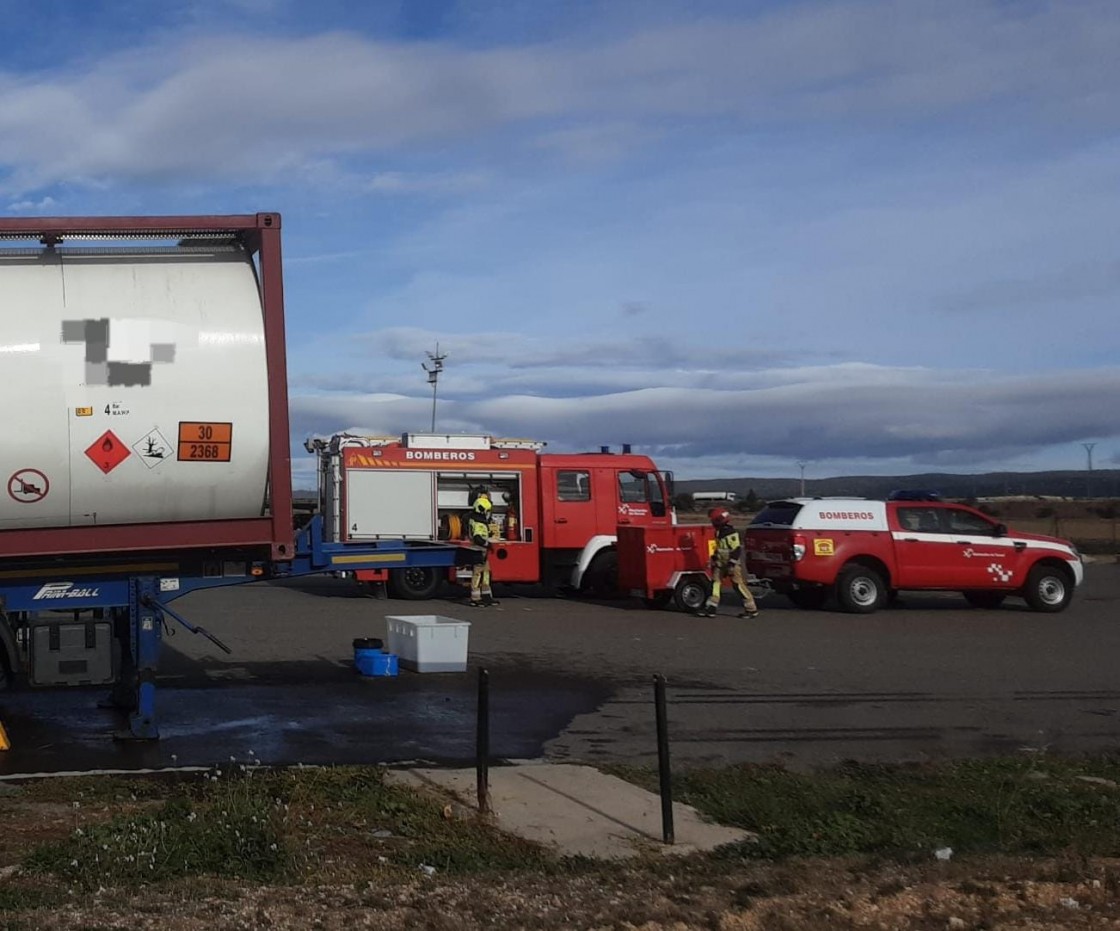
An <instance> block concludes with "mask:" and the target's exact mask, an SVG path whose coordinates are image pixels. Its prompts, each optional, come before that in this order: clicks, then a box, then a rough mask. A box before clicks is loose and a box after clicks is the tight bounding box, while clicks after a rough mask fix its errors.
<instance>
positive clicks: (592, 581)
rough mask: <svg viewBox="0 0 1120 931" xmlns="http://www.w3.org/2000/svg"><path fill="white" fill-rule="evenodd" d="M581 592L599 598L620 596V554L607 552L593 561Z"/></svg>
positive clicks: (584, 578)
mask: <svg viewBox="0 0 1120 931" xmlns="http://www.w3.org/2000/svg"><path fill="white" fill-rule="evenodd" d="M581 591H582V593H583V594H585V595H593V596H595V597H597V598H613V597H615V596H616V595H617V594H618V553H616V552H615V551H614V550H605V551H603V552H602V553H600V554H599V555H598V556H596V557H595V558H594V559H593V560H591V565H590V566H588V567H587V572H585V573H584V575H583V585H582V586H581Z"/></svg>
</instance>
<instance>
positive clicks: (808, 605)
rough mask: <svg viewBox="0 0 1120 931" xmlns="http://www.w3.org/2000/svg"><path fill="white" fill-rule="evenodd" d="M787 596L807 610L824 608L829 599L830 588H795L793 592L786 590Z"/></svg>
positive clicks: (799, 606)
mask: <svg viewBox="0 0 1120 931" xmlns="http://www.w3.org/2000/svg"><path fill="white" fill-rule="evenodd" d="M786 596H787V597H788V598H789V600H790V601H792V602H793V603H794V605H796V606H797V607H798V608H801V609H803V610H805V611H816V610H817V609H818V608H823V607H824V603H825V602H826V601H828V589H827V588H795V589H794V590H793V591H791V592H786Z"/></svg>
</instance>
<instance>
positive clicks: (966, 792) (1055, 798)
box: [613, 757, 1120, 859]
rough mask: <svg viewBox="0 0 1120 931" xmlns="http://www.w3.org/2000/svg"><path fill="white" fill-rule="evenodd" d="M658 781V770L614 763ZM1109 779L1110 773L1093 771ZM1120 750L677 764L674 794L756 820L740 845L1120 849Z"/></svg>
mask: <svg viewBox="0 0 1120 931" xmlns="http://www.w3.org/2000/svg"><path fill="white" fill-rule="evenodd" d="M613 771H614V772H615V773H616V774H617V775H620V776H622V777H623V778H627V779H630V780H631V781H634V782H637V783H639V784H641V785H644V786H646V787H648V788H650V789H651V790H653V791H656V773H655V772H653V771H652V770H646V769H627V768H622V769H615V770H613ZM1083 777H1089V779H1090V780H1100V779H1103V780H1108V782H1103V783H1102V782H1095V781H1086V780H1085V779H1084V778H1083ZM1110 783H1120V760H1117V759H1114V758H1102V759H1096V760H1088V761H1080V762H1078V761H1063V760H1057V759H1049V758H1045V759H1027V758H1019V757H1016V758H1007V759H997V760H979V761H966V762H959V763H948V764H944V765H939V766H866V765H856V764H847V765H843V766H840V767H836V768H834V769H831V770H826V771H821V772H817V773H812V774H798V773H791V772H787V771H785V770H783V769H780V768H776V767H768V766H736V767H728V768H724V769H700V770H693V771H688V772H682V773H679V774H677V775H675V776H674V798H675V799H677V800H678V801H683V802H687V803H688V804H690V805H694V806H695V807H696V808H697V809H699V810H700V811H702V812H703V813H704V814H705V815H707V816H708V817H709V818H711V819H712V820H714V821H718V822H720V823H722V824H728V825H733V826H736V827H741V828H745V829H747V830H750V831H753V832H756V833H757V835H758V840H757V842H753V841H752V842H747V843H742V844H737V845H732V847H731V848H730V849H728V850H727V851H726V852H727V853H729V854H732V855H735V856H746V857H752V858H763V859H783V858H786V857H794V856H843V855H848V854H881V855H889V856H893V857H901V858H906V857H910V856H920V857H928V856H929V855H930V851H931V850H933V849H935V848H937V847H942V846H947V847H951V848H953V850H954V851H955V852H958V853H1004V854H1031V855H1040V854H1058V853H1067V852H1073V853H1077V854H1081V855H1100V856H1117V855H1120V832H1117V831H1116V825H1117V824H1118V823H1120V788H1118V787H1117V786H1116V785H1112V784H1110Z"/></svg>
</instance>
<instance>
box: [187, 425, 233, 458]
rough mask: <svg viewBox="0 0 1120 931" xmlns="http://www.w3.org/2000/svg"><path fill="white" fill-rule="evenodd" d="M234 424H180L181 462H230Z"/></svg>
mask: <svg viewBox="0 0 1120 931" xmlns="http://www.w3.org/2000/svg"><path fill="white" fill-rule="evenodd" d="M232 446H233V424H231V423H210V422H198V421H193V420H192V421H180V422H179V456H178V458H179V461H180V462H229V455H230V449H231V448H232Z"/></svg>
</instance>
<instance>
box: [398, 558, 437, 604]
mask: <svg viewBox="0 0 1120 931" xmlns="http://www.w3.org/2000/svg"><path fill="white" fill-rule="evenodd" d="M440 581H441V580H440V577H439V575H438V573H437V572H436V570H435V569H432V568H430V567H428V566H412V567H410V568H408V569H394V570H393V571H392V572H390V573H389V591H390V593H391V594H392V595H393V597H394V598H403V599H406V600H407V601H423V600H424V599H426V598H431V597H432V596H433V595H435V593H436V591H437V590H438V589H439V583H440Z"/></svg>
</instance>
